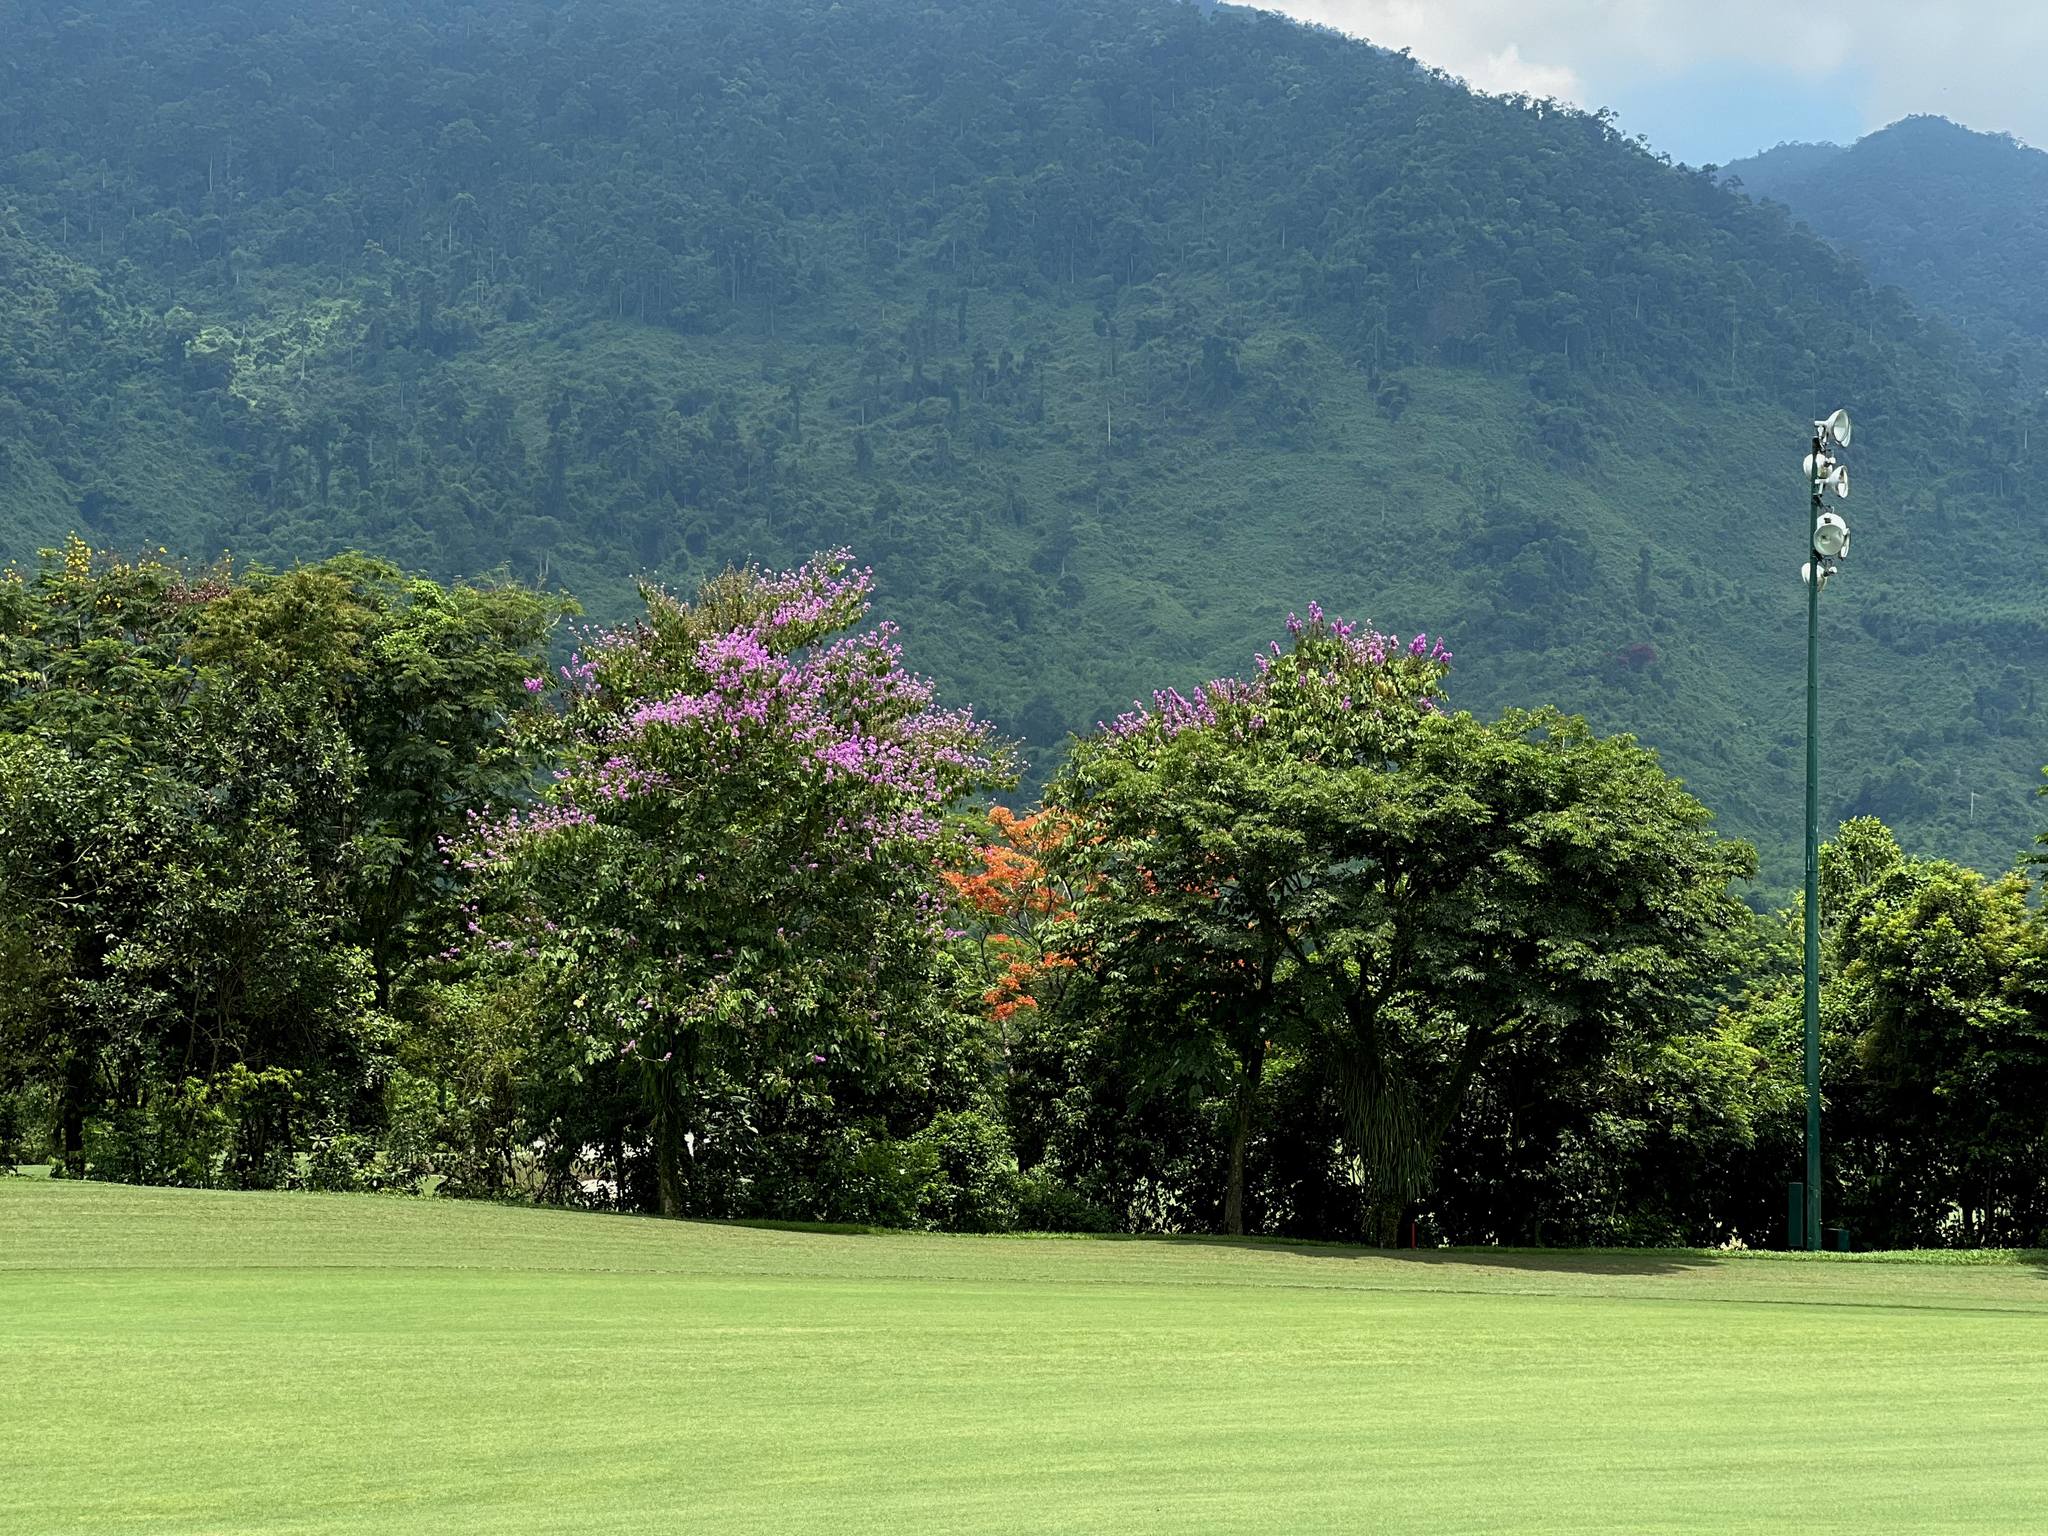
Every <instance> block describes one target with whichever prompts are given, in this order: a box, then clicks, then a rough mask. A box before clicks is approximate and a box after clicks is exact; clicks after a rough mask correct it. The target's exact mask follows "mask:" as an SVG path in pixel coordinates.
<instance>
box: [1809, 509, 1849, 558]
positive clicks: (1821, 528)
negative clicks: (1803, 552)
mask: <svg viewBox="0 0 2048 1536" xmlns="http://www.w3.org/2000/svg"><path fill="white" fill-rule="evenodd" d="M1813 551H1814V553H1815V554H1817V555H1819V556H1820V557H1821V558H1822V559H1823V560H1839V559H1841V558H1842V557H1843V556H1844V555H1846V554H1848V553H1849V525H1848V523H1846V522H1844V521H1843V519H1842V515H1841V514H1840V513H1839V512H1823V513H1821V515H1820V519H1819V521H1817V522H1816V523H1815V524H1814V525H1813Z"/></svg>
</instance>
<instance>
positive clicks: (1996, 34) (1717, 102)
mask: <svg viewBox="0 0 2048 1536" xmlns="http://www.w3.org/2000/svg"><path fill="white" fill-rule="evenodd" d="M1248 3H1252V4H1256V5H1259V6H1261V7H1264V8H1270V9H1273V10H1278V11H1283V12H1285V13H1287V14H1288V15H1290V16H1296V17H1299V18H1300V19H1301V20H1303V21H1314V22H1320V23H1322V24H1323V25H1325V26H1330V27H1335V28H1337V29H1338V30H1339V31H1342V32H1348V33H1351V34H1352V35H1354V36H1357V37H1363V38H1367V39H1369V40H1370V41H1372V42H1375V43H1378V44H1379V45H1380V46H1382V47H1385V48H1407V49H1409V50H1411V51H1412V52H1413V53H1414V55H1415V57H1416V58H1418V59H1420V60H1422V61H1423V62H1424V63H1426V64H1432V65H1435V66H1436V67H1437V68H1439V69H1443V70H1446V71H1448V72H1449V73H1451V74H1454V75H1458V76H1461V77H1462V78H1463V79H1464V80H1465V81H1466V82H1467V83H1468V84H1470V85H1472V86H1473V87H1475V88H1476V89H1478V90H1482V91H1495V92H1512V91H1522V92H1527V93H1528V94H1529V95H1532V96H1555V97H1557V98H1559V99H1561V100H1565V101H1571V102H1574V103H1576V104H1578V105H1580V106H1583V107H1588V108H1594V107H1612V108H1613V109H1614V110H1615V112H1616V114H1617V116H1618V118H1619V124H1620V127H1621V128H1622V130H1623V131H1624V132H1626V133H1628V134H1629V135H1631V136H1633V135H1635V134H1638V133H1641V134H1644V135H1646V136H1647V137H1648V139H1649V141H1650V144H1651V147H1652V148H1654V149H1660V150H1663V151H1664V152H1665V153H1667V154H1669V155H1670V156H1671V157H1672V158H1673V159H1674V160H1682V161H1684V162H1686V163H1687V164H1691V165H1705V164H1715V165H1725V164H1727V163H1728V162H1729V161H1731V160H1738V159H1741V158H1742V157H1743V156H1745V155H1753V154H1755V153H1757V151H1759V150H1763V149H1768V148H1770V147H1771V146H1772V145H1773V144H1779V143H1784V142H1787V141H1800V140H1809V141H1810V140H1832V141H1834V142H1836V143H1840V144H1847V143H1850V142H1852V141H1854V140H1855V139H1857V138H1860V137H1861V136H1862V135H1863V134H1866V133H1869V132H1871V131H1872V130H1873V129H1877V128H1882V127H1883V126H1884V125H1885V124H1887V123H1891V122H1896V121H1897V120H1898V119H1899V118H1902V117H1906V116H1909V115H1911V114H1913V113H1919V112H1930V113H1938V114H1940V115H1941V116H1943V117H1947V118H1951V119H1953V120H1955V121H1956V122H1959V123H1962V124H1963V125H1965V126H1966V127H1970V128H1975V129H1977V130H1979V131H1980V132H1986V133H2010V134H2012V135H2013V136H2014V137H2016V138H2018V139H2021V140H2023V141H2025V142H2027V143H2029V144H2034V145H2039V146H2048V91H2043V90H2041V89H2040V88H2039V84H2038V77H2039V75H2040V74H2041V73H2042V71H2043V69H2044V67H2048V0H1967V3H1965V0H1829V3H1827V4H1823V5H1817V6H1808V5H1802V4H1800V3H1799V0H1790V3H1787V0H1248Z"/></svg>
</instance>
